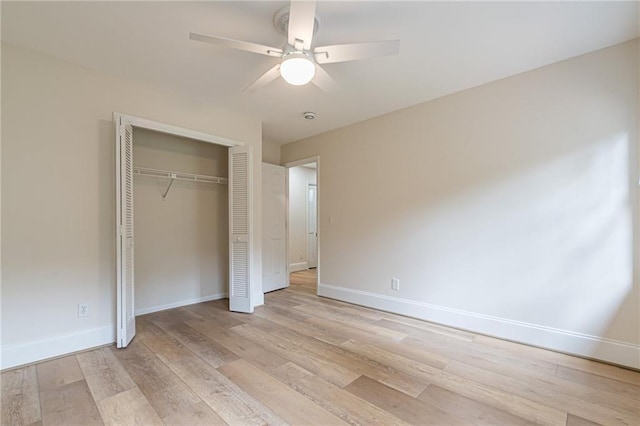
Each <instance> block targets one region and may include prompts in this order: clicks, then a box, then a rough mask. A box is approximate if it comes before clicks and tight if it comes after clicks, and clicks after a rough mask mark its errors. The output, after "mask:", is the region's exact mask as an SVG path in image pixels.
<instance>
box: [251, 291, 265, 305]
mask: <svg viewBox="0 0 640 426" xmlns="http://www.w3.org/2000/svg"><path fill="white" fill-rule="evenodd" d="M252 302H253V307H256V306H262V305H264V293H263V292H262V291H257V292H253V300H252Z"/></svg>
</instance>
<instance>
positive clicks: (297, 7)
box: [288, 0, 316, 50]
mask: <svg viewBox="0 0 640 426" xmlns="http://www.w3.org/2000/svg"><path fill="white" fill-rule="evenodd" d="M315 19H316V2H315V1H301V0H291V7H290V8H289V31H288V32H289V44H290V45H291V46H294V47H295V48H296V49H298V50H301V49H304V50H309V49H311V39H312V38H313V26H314V23H315ZM296 40H300V41H301V42H302V46H299V45H300V43H299V42H298V44H296Z"/></svg>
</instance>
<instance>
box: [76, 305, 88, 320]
mask: <svg viewBox="0 0 640 426" xmlns="http://www.w3.org/2000/svg"><path fill="white" fill-rule="evenodd" d="M87 315H89V305H87V304H85V303H81V304H79V305H78V317H86V316H87Z"/></svg>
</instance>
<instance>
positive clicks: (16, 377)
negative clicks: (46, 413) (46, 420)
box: [0, 365, 42, 426]
mask: <svg viewBox="0 0 640 426" xmlns="http://www.w3.org/2000/svg"><path fill="white" fill-rule="evenodd" d="M1 382H2V383H1V385H2V386H1V389H2V411H0V413H1V415H0V424H2V425H3V426H4V425H7V426H8V425H29V424H33V423H36V422H39V421H40V420H41V419H42V414H41V412H40V397H39V389H38V376H37V373H36V366H35V365H31V366H28V367H23V368H19V369H16V370H11V371H6V372H4V373H2V376H1Z"/></svg>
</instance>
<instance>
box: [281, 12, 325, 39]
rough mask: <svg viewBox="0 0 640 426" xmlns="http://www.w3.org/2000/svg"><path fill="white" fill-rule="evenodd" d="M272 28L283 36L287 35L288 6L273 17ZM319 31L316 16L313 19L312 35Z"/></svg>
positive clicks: (318, 22) (318, 21)
mask: <svg viewBox="0 0 640 426" xmlns="http://www.w3.org/2000/svg"><path fill="white" fill-rule="evenodd" d="M273 26H274V27H275V28H276V30H278V32H280V33H282V34H284V35H285V36H286V35H287V34H289V6H285V7H283V8H282V9H280V10H278V11H277V12H276V13H275V15H273ZM319 29H320V20H319V19H318V15H316V16H315V17H314V18H313V35H316V33H317V32H318V30H319Z"/></svg>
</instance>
